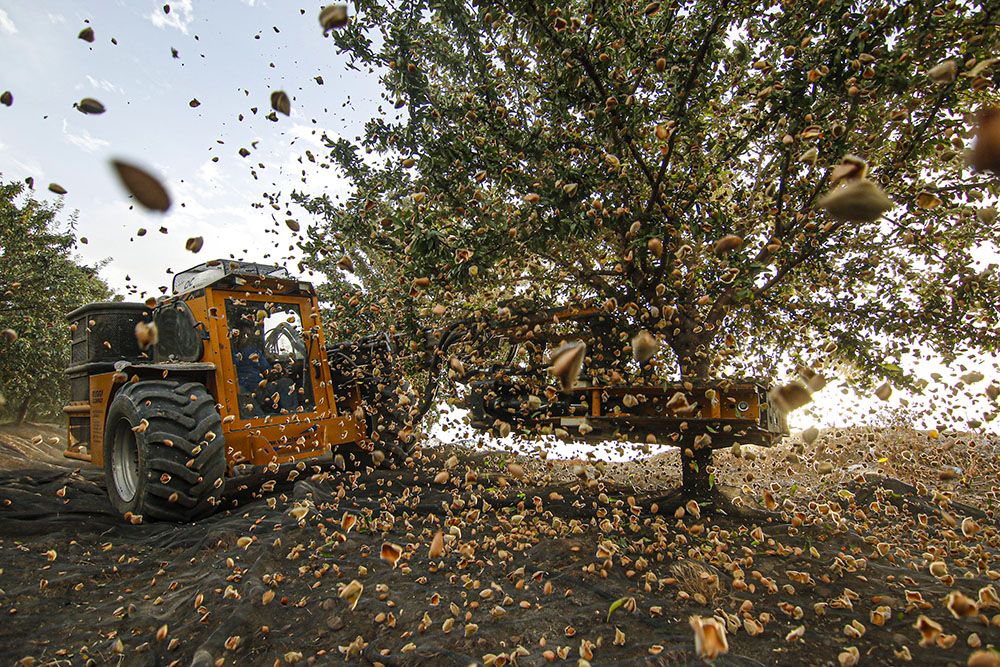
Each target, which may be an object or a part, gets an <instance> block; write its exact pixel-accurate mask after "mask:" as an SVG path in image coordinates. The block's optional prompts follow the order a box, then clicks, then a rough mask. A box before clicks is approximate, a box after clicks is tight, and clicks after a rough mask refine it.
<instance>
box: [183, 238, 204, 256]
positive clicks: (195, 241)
mask: <svg viewBox="0 0 1000 667" xmlns="http://www.w3.org/2000/svg"><path fill="white" fill-rule="evenodd" d="M204 244H205V239H203V238H202V237H200V236H192V237H191V238H189V239H188V240H187V241H186V242H185V243H184V247H185V248H187V249H188V250H190V251H191V252H198V251H199V250H201V247H202V246H203V245H204Z"/></svg>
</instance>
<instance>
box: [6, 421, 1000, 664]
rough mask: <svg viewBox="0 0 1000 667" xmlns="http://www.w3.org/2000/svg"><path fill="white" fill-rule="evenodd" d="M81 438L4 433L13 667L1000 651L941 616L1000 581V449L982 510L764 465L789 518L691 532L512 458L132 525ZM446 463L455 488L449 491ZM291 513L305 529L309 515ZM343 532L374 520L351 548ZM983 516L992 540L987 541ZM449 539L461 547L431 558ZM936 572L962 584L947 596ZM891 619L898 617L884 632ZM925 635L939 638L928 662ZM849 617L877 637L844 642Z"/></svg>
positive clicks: (993, 623) (330, 481)
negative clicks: (704, 621)
mask: <svg viewBox="0 0 1000 667" xmlns="http://www.w3.org/2000/svg"><path fill="white" fill-rule="evenodd" d="M34 434H40V435H41V436H42V438H43V439H42V442H41V443H36V444H35V445H31V443H30V439H31V437H32V436H33V435H34ZM61 435H62V433H61V432H60V431H58V430H56V429H54V428H51V427H42V426H38V427H30V428H25V429H20V430H16V429H10V428H5V429H2V430H0V614H2V621H0V656H2V663H3V664H15V663H17V661H19V660H22V659H28V658H33V659H34V660H35V662H34V663H33V664H51V665H57V664H59V665H71V664H72V665H82V664H86V663H88V662H90V663H91V664H99V665H100V664H123V665H167V664H179V665H188V664H193V665H210V664H213V663H214V664H223V662H224V664H227V665H264V664H266V665H270V664H279V663H280V664H289V663H295V662H299V663H300V664H341V663H343V662H344V660H345V659H350V660H351V661H357V662H360V663H361V664H379V663H381V664H384V665H417V664H427V665H460V666H462V667H464V666H465V665H469V664H473V663H484V662H485V663H491V662H492V663H493V664H497V665H500V664H505V663H510V662H511V657H512V656H513V655H516V656H517V657H516V663H517V664H519V665H538V664H545V663H546V660H547V658H546V654H545V652H546V651H551V652H552V653H551V654H549V655H548V658H550V659H553V660H555V661H556V662H561V663H564V664H575V663H577V661H578V660H580V659H581V657H589V662H590V663H591V664H595V665H629V664H633V665H646V664H650V665H654V664H655V665H683V664H702V661H701V659H700V658H699V657H698V656H697V655H696V654H695V645H694V641H693V632H692V629H691V626H690V625H689V622H688V619H689V617H690V616H692V615H700V616H703V617H711V616H713V615H715V616H717V617H718V618H720V619H722V620H723V621H725V622H727V623H728V624H729V626H730V627H729V629H728V632H727V636H728V641H729V652H728V654H726V655H723V656H721V657H720V658H719V659H718V660H717V661H716V664H718V665H761V664H765V665H826V664H833V665H836V664H838V655H840V654H841V653H842V652H844V651H845V650H847V648H848V647H852V646H853V647H856V648H857V651H858V655H859V657H860V662H859V664H861V665H871V664H876V665H878V664H897V663H899V662H900V658H899V657H897V655H902V653H901V652H902V651H904V647H905V650H908V651H909V653H910V655H911V656H912V664H915V665H938V664H940V665H947V664H955V665H964V664H966V661H967V659H968V657H969V656H970V654H971V653H972V652H973V647H972V645H976V644H977V643H978V644H980V645H981V646H982V647H983V648H986V647H987V645H989V644H993V645H998V644H1000V615H998V614H1000V609H998V608H989V607H988V606H986V605H984V607H983V608H981V609H979V611H978V614H974V615H971V616H968V617H965V618H961V619H956V618H954V617H953V615H952V614H951V613H949V611H948V610H947V609H946V607H945V602H944V600H945V597H946V596H947V595H948V593H949V592H951V591H954V590H958V591H961V592H962V593H964V594H965V595H966V596H968V597H969V598H972V599H973V600H976V599H978V596H979V591H980V589H982V588H983V587H986V586H989V585H991V584H992V585H993V586H994V588H996V587H997V586H998V583H997V582H994V581H992V580H994V579H996V578H997V577H1000V573H998V570H1000V564H998V553H1000V538H998V530H997V522H996V519H995V516H993V515H992V513H993V512H994V511H995V508H996V502H997V496H996V492H997V487H996V486H995V485H996V484H997V478H996V476H995V475H996V470H997V467H996V466H997V454H998V453H1000V450H998V449H996V444H995V443H990V444H989V446H990V447H993V449H992V450H990V451H987V452H984V451H983V450H981V449H980V450H976V451H977V453H976V457H978V458H977V459H976V460H977V461H978V462H979V464H978V465H979V467H978V474H980V475H982V474H986V475H990V474H992V475H993V478H992V483H989V482H987V483H986V484H983V483H982V482H980V487H983V488H982V490H981V491H982V492H981V493H978V494H972V495H974V496H975V497H970V498H964V497H963V493H962V490H963V488H966V487H963V486H962V480H961V479H959V480H948V481H940V482H938V481H937V480H927V486H930V487H935V488H929V489H921V491H922V492H918V491H917V489H915V488H914V487H913V486H910V485H908V484H906V483H903V482H901V481H895V480H891V479H887V478H884V477H881V476H879V475H878V474H877V471H876V472H870V473H869V474H867V475H861V476H859V477H858V478H857V479H853V478H845V479H844V480H843V483H842V484H839V485H838V486H837V488H836V489H825V490H823V489H820V490H818V491H815V494H816V495H815V496H814V497H807V496H806V494H807V493H812V491H804V490H802V488H806V487H807V485H806V484H803V487H802V488H800V487H798V486H796V488H794V489H793V488H791V484H792V483H793V482H794V480H792V479H789V478H788V477H787V475H785V476H784V478H783V479H781V481H780V483H776V484H777V486H776V487H775V488H776V491H775V492H772V494H771V495H770V496H769V497H768V500H767V501H765V500H764V498H763V496H762V495H761V494H759V493H758V492H757V491H758V489H759V488H760V487H759V486H757V485H758V484H760V483H761V482H762V481H763V482H764V483H769V482H770V481H771V480H763V479H762V478H760V477H759V474H760V469H761V468H760V467H759V466H760V461H759V460H758V461H756V462H755V463H754V465H757V466H758V477H756V478H755V479H753V480H752V483H750V481H748V480H747V479H746V468H744V469H740V468H739V466H740V465H743V466H747V465H749V464H747V463H745V461H743V460H736V459H733V460H731V461H728V459H727V461H728V463H727V465H731V466H734V468H733V469H732V470H731V471H730V472H727V473H726V475H724V476H723V481H724V482H726V481H733V483H734V491H733V492H731V493H730V494H729V495H730V496H732V495H733V494H734V493H736V492H738V493H741V494H743V503H744V504H745V505H754V506H755V507H756V508H757V509H758V510H760V509H761V505H762V504H771V505H772V511H770V512H768V511H767V508H763V511H760V512H757V513H756V514H754V515H751V514H745V515H744V514H742V513H741V512H739V511H737V510H735V509H733V508H732V506H730V507H731V509H730V512H731V513H730V514H723V513H721V512H715V513H713V514H708V512H707V511H706V512H705V513H704V514H703V515H702V517H701V518H700V519H699V518H695V517H694V516H693V515H692V514H691V513H690V512H686V513H685V515H684V516H683V517H681V518H677V517H676V516H675V510H676V509H677V503H676V502H671V501H670V496H668V492H669V490H670V489H669V488H666V489H662V490H660V491H659V492H650V491H644V492H643V493H641V494H637V495H632V494H633V491H631V490H629V488H627V487H625V486H624V485H621V484H619V483H617V482H615V481H614V480H613V479H610V478H609V479H606V480H605V479H598V480H595V479H590V480H589V483H587V482H586V481H582V480H581V479H579V478H578V477H575V476H574V475H573V474H569V475H564V476H563V477H565V478H566V479H565V480H564V481H559V478H560V476H559V474H557V473H559V472H560V470H559V468H560V466H561V465H564V464H560V463H554V464H553V465H552V466H551V467H550V468H549V469H548V470H546V469H545V468H542V469H541V470H540V471H539V470H534V467H535V466H534V464H526V467H527V468H528V473H527V474H525V475H524V476H523V477H522V476H521V471H520V470H518V469H516V468H515V469H513V470H508V469H506V468H503V467H501V464H499V463H498V461H499V460H500V459H501V458H502V459H503V461H504V462H506V461H507V460H508V458H509V457H507V456H502V455H501V456H497V455H493V456H490V457H487V456H484V455H482V454H477V453H475V452H473V451H452V450H447V449H445V448H437V449H432V448H425V450H424V452H423V457H422V458H421V460H419V461H416V462H415V465H414V466H413V467H412V468H410V469H403V470H377V471H372V470H361V471H358V472H355V473H349V472H342V471H340V470H337V469H335V468H334V469H332V470H327V471H324V472H322V473H321V474H319V475H316V474H314V471H313V470H312V469H311V468H306V469H305V470H303V471H301V472H299V473H298V475H297V477H296V478H295V479H294V481H287V477H288V474H287V473H285V472H282V473H281V476H280V478H279V480H280V481H279V482H278V483H277V484H276V485H275V488H274V489H273V490H272V491H269V492H267V491H265V492H261V493H255V492H254V491H255V490H257V489H259V488H260V487H259V483H258V482H255V483H254V485H253V489H243V490H240V489H238V488H236V489H234V491H233V493H231V494H230V495H229V496H227V500H226V502H227V508H228V509H226V510H225V511H223V512H221V513H219V514H217V515H215V516H213V517H211V518H209V519H206V520H203V521H201V522H199V523H196V524H192V525H171V524H163V523H159V524H157V523H142V524H139V525H131V524H129V523H127V522H125V521H124V520H123V519H122V518H121V517H119V516H115V515H114V514H112V510H111V506H110V504H109V503H108V500H107V499H106V497H105V491H104V487H103V481H102V479H101V475H100V474H99V472H98V471H97V470H96V469H95V468H93V467H92V466H89V465H84V464H79V463H78V462H75V461H70V460H62V461H61V460H60V459H59V458H58V453H59V452H60V451H61V447H62V445H61V444H58V443H51V444H50V443H49V442H48V441H47V439H48V438H55V437H60V436H61ZM453 454H455V455H457V457H458V459H457V461H458V462H457V465H455V463H456V459H452V460H451V461H450V462H448V463H446V461H447V459H448V458H449V457H451V456H452V455H453ZM782 460H783V459H782ZM983 461H985V462H986V463H985V464H983ZM991 461H992V467H988V465H989V463H990V462H991ZM967 463H968V465H967V466H966V468H967V469H968V468H969V467H970V466H971V463H969V462H967ZM81 466H82V467H81ZM446 466H450V470H449V473H450V475H449V477H450V479H449V481H448V482H447V483H444V484H442V483H437V484H435V483H434V481H433V480H434V477H435V475H437V474H438V473H439V472H441V471H442V470H443V469H445V468H446ZM984 466H987V467H984ZM566 467H567V469H570V468H569V466H566ZM764 467H765V468H766V466H764ZM774 467H775V470H779V469H782V466H778V465H776V466H774ZM576 472H577V473H578V474H580V475H590V473H588V471H586V470H583V471H580V470H579V469H577V470H576ZM591 472H592V471H591ZM518 477H520V478H521V479H517V478H518ZM591 477H592V475H591ZM728 477H732V478H733V479H732V480H728ZM505 478H506V479H505ZM538 484H544V486H538ZM742 484H747V485H748V486H747V488H745V489H742V490H740V489H739V488H738V487H739V486H740V485H742ZM991 484H992V485H991ZM819 486H822V485H819ZM945 486H947V487H948V488H944V487H945ZM810 488H811V487H810ZM942 492H943V493H945V494H950V495H951V498H950V499H949V498H948V497H946V496H942V495H941V494H942ZM824 494H826V495H825V497H824ZM261 495H263V498H262V497H260V496H261ZM772 498H773V499H774V500H775V502H776V503H777V506H776V507H775V506H773V504H772V503H770V502H769V501H770V500H771V499H772ZM739 503H740V501H737V504H739ZM810 503H811V505H810ZM834 503H836V505H835V504H834ZM782 504H784V505H785V506H784V508H783V507H782ZM271 505H273V508H272V507H271ZM296 507H308V508H309V509H308V513H306V514H305V516H304V517H303V518H302V519H301V520H297V519H296V518H295V516H293V515H292V512H291V511H290V510H292V508H296ZM690 509H694V510H695V513H697V509H698V508H690ZM733 512H735V514H734V513H733ZM345 513H348V514H352V515H354V516H356V517H357V523H356V525H354V526H353V530H351V531H350V532H345V531H344V530H343V528H342V517H343V516H344V514H345ZM836 514H839V517H840V518H839V521H838V519H837V516H835V515H836ZM921 515H924V517H925V518H926V522H927V525H926V526H924V525H923V524H922V519H921V518H920V517H921ZM965 518H970V519H971V520H973V521H974V522H975V524H976V525H977V526H978V527H979V531H978V532H977V533H975V534H973V535H971V536H970V537H965V536H964V535H963V532H962V529H961V522H962V520H963V519H965ZM953 521H954V522H956V525H955V526H952V525H951V522H953ZM793 523H794V524H797V525H796V526H793V525H792V524H793ZM966 527H967V528H969V527H971V524H969V523H966ZM442 529H443V530H444V532H445V533H446V534H448V533H450V534H451V535H452V536H453V537H454V539H452V540H446V546H445V551H444V554H443V555H441V556H439V557H436V558H434V559H431V558H429V555H428V551H429V548H430V545H431V542H432V539H433V537H434V535H435V533H436V532H437V531H438V530H442ZM241 538H249V540H241ZM386 542H389V543H394V544H397V545H400V546H401V547H402V548H403V555H402V558H401V559H400V560H399V562H398V563H397V567H395V568H394V567H393V566H392V565H391V564H390V563H389V562H387V561H385V560H383V559H381V558H380V551H381V549H382V545H383V543H386ZM879 542H883V543H886V544H887V545H888V548H887V549H886V548H885V547H883V551H885V555H884V556H882V555H880V554H879V551H878V549H877V543H879ZM599 545H600V551H601V554H600V557H598V555H597V554H598V549H599ZM931 560H941V561H944V562H945V563H946V564H947V568H948V572H949V573H950V574H951V575H952V576H953V577H954V581H949V580H947V579H945V580H942V579H940V578H936V577H935V576H933V575H932V574H931V573H930V571H929V567H928V566H929V563H930V561H931ZM737 578H739V579H742V580H744V581H745V582H746V584H745V585H740V584H739V583H737ZM355 579H356V580H358V581H359V582H361V583H362V584H363V585H364V591H363V593H362V594H361V596H360V599H359V600H358V602H357V606H356V608H354V609H353V610H351V609H350V608H349V605H348V604H347V603H346V602H345V601H344V600H342V599H340V598H339V597H338V591H339V589H340V587H342V586H344V585H345V584H347V583H348V582H351V581H352V580H355ZM734 584H735V585H734ZM269 591H273V599H271V600H269V601H268V603H267V604H265V593H267V592H269ZM907 591H911V592H917V593H919V594H920V596H921V597H922V600H923V601H924V602H923V606H924V607H925V608H923V609H921V608H920V604H919V603H914V602H913V601H912V598H913V595H911V596H910V597H911V601H910V602H909V603H908V602H907ZM987 594H988V593H987ZM268 597H270V595H268ZM622 598H626V599H628V601H626V602H624V603H621V604H618V605H616V604H615V602H616V600H620V599H622ZM633 600H634V605H633ZM823 603H825V605H824V604H823ZM880 606H884V607H888V608H889V610H890V612H889V614H888V615H887V618H886V619H885V621H884V624H883V625H876V624H875V623H874V622H872V620H871V612H872V611H873V610H875V609H876V608H877V607H880ZM612 607H616V608H615V610H614V611H613V612H611V613H610V620H608V617H609V610H610V609H611V608H612ZM921 614H925V615H926V616H927V617H929V618H930V619H932V620H934V621H936V622H937V623H940V624H941V626H943V634H942V638H938V640H937V643H934V642H930V645H929V646H927V647H922V646H921V645H920V639H921V633H920V631H919V630H917V629H915V628H914V627H913V626H914V623H915V621H916V620H917V618H918V616H920V615H921ZM744 618H750V619H752V621H751V622H749V623H747V624H745V622H744ZM852 620H856V621H857V622H859V623H860V624H862V625H863V628H864V634H863V635H862V636H860V637H851V636H848V634H845V626H847V625H849V624H850V623H851V622H852ZM753 621H756V622H757V623H760V624H761V625H762V628H763V632H761V633H760V634H757V635H756V636H751V635H750V634H748V632H747V628H748V627H751V628H752V627H753ZM800 626H803V627H804V630H803V631H802V634H801V637H800V638H797V637H795V636H794V634H793V636H792V637H789V634H790V633H793V631H794V630H796V628H799V627H800ZM446 629H447V631H446ZM616 629H617V630H620V632H621V633H623V635H622V634H619V635H618V643H617V644H616V641H615V640H616ZM158 631H159V634H160V637H159V638H158V636H157V634H158ZM847 632H851V631H850V630H848V631H847ZM977 640H978V642H977ZM25 664H32V663H30V661H28V660H25Z"/></svg>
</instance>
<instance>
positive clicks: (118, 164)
mask: <svg viewBox="0 0 1000 667" xmlns="http://www.w3.org/2000/svg"><path fill="white" fill-rule="evenodd" d="M111 166H113V167H114V168H115V172H116V173H117V174H118V180H120V181H121V183H122V185H124V186H125V189H126V190H128V191H129V193H131V194H132V196H133V197H135V199H136V201H137V202H139V203H140V204H141V205H142V206H143V207H144V208H146V209H148V210H150V211H160V212H161V213H163V212H166V211H167V210H168V209H169V208H170V195H169V194H167V190H166V188H164V187H163V184H162V183H160V181H159V180H158V179H157V178H156V177H155V176H153V175H152V174H150V173H149V172H147V171H145V170H144V169H140V168H139V167H137V166H135V165H134V164H129V163H128V162H122V161H121V160H112V161H111ZM198 238H201V237H198ZM189 243H190V241H189ZM198 249H199V250H200V249H201V245H199V246H198ZM188 250H191V252H198V250H193V249H192V248H190V247H188Z"/></svg>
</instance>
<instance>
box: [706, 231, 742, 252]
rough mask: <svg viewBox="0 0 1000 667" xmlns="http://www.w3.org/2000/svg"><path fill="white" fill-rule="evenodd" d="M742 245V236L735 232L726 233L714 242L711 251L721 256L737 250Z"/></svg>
mask: <svg viewBox="0 0 1000 667" xmlns="http://www.w3.org/2000/svg"><path fill="white" fill-rule="evenodd" d="M742 245H743V237H741V236H737V235H736V234H726V235H725V236H723V237H722V238H720V239H719V240H718V241H716V242H715V248H714V249H713V252H715V254H716V256H717V257H722V256H723V255H725V254H726V253H728V252H731V251H733V250H739V249H740V246H742Z"/></svg>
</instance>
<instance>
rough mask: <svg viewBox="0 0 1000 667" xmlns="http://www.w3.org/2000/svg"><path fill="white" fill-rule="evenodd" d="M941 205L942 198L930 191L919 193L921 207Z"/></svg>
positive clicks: (918, 200)
mask: <svg viewBox="0 0 1000 667" xmlns="http://www.w3.org/2000/svg"><path fill="white" fill-rule="evenodd" d="M940 205H941V199H940V198H939V197H938V196H937V195H935V194H933V193H930V192H919V193H917V206H919V207H920V208H937V207H938V206H940Z"/></svg>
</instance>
